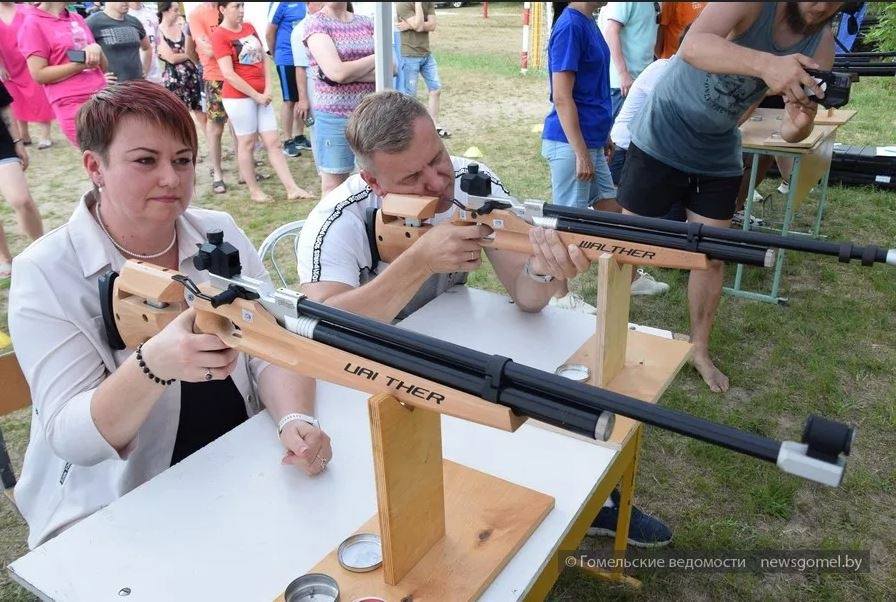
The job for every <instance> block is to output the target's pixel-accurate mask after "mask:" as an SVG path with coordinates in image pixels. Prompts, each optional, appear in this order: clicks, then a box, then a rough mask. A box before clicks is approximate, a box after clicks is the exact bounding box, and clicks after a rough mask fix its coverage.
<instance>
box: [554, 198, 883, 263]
mask: <svg viewBox="0 0 896 602" xmlns="http://www.w3.org/2000/svg"><path fill="white" fill-rule="evenodd" d="M543 213H544V215H545V216H546V217H557V218H562V219H567V220H573V221H576V222H581V223H585V224H595V225H613V226H621V227H625V228H629V229H632V228H634V229H640V230H645V231H652V232H659V233H664V234H675V235H678V236H686V237H689V238H690V239H691V240H698V241H710V240H712V241H717V242H727V243H743V244H747V245H755V246H757V247H768V248H772V249H789V250H793V251H803V252H806V253H817V254H819V255H830V256H833V257H837V258H838V259H839V260H840V261H841V262H844V263H848V262H849V261H850V260H851V259H857V260H860V261H861V262H862V265H866V266H867V265H871V264H873V263H886V264H889V265H896V249H883V248H880V247H875V246H872V245H865V246H863V245H856V244H854V243H851V242H829V241H825V240H815V239H811V238H805V237H797V236H781V235H779V234H767V233H764V232H750V231H746V230H735V229H732V228H717V227H714V226H704V225H702V224H692V223H682V222H675V221H671V220H664V219H660V218H655V217H643V216H639V215H625V214H622V213H613V212H609V211H594V210H591V209H578V208H574V207H562V206H559V205H551V204H545V205H544V208H543Z"/></svg>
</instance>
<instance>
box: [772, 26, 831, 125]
mask: <svg viewBox="0 0 896 602" xmlns="http://www.w3.org/2000/svg"><path fill="white" fill-rule="evenodd" d="M812 58H813V59H815V62H816V63H818V65H820V67H821V68H822V69H825V70H830V68H831V67H832V66H833V65H834V34H833V33H832V32H831V30H830V29H825V31H824V33H823V34H822V38H821V40H820V41H819V42H818V48H817V49H816V50H815V55H814V56H813V57H812ZM817 112H818V103H816V102H809V103H808V104H802V103H800V102H796V101H794V100H789V99H786V98H785V100H784V120H783V122H782V123H781V138H783V139H784V140H785V141H787V142H799V141H801V140H805V139H806V137H807V136H808V135H809V134H811V133H812V130H813V129H814V127H815V115H816V113H817Z"/></svg>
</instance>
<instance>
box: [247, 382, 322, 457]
mask: <svg viewBox="0 0 896 602" xmlns="http://www.w3.org/2000/svg"><path fill="white" fill-rule="evenodd" d="M314 388H315V381H314V379H313V378H309V377H307V376H303V375H301V374H296V373H294V372H290V371H288V370H285V369H283V368H280V367H279V366H268V367H267V368H265V369H264V370H263V371H262V373H261V376H260V377H259V379H258V394H259V397H260V398H261V401H262V403H264V405H265V407H266V408H267V409H268V412H270V414H271V418H273V419H274V424H279V422H280V420H281V419H282V418H283V417H285V416H288V415H289V414H304V415H306V416H312V417H313V416H314V393H315V391H314ZM321 426H322V425H321ZM278 436H279V438H280V443H282V444H283V447H284V448H285V449H286V454H285V455H284V457H283V463H284V464H293V465H296V466H299V467H301V468H303V469H304V470H305V472H307V473H308V474H317V473H319V472H321V471H322V470H323V469H324V466H325V465H326V462H328V461H329V460H330V459H331V458H332V456H333V451H332V448H331V446H330V437H329V436H327V434H326V433H325V432H324V431H323V430H321V428H320V427H315V426H313V425H311V424H309V423H308V422H305V421H304V420H291V421H289V422H287V423H286V424H284V425H283V431H282V432H281V433H279V435H278ZM321 460H323V461H321Z"/></svg>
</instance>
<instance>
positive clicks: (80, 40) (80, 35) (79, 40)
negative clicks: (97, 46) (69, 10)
mask: <svg viewBox="0 0 896 602" xmlns="http://www.w3.org/2000/svg"><path fill="white" fill-rule="evenodd" d="M85 46H87V34H86V33H85V32H84V28H83V27H81V25H80V24H79V23H78V22H77V21H72V49H73V50H84V47H85Z"/></svg>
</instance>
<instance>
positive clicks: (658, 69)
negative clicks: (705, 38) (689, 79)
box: [610, 59, 669, 150]
mask: <svg viewBox="0 0 896 602" xmlns="http://www.w3.org/2000/svg"><path fill="white" fill-rule="evenodd" d="M668 64H669V59H658V60H655V61H653V62H652V63H650V64H649V65H647V68H646V69H644V71H642V72H641V75H639V76H638V77H637V78H635V83H633V84H632V87H631V89H630V90H629V91H628V96H626V97H625V102H623V103H622V108H621V109H619V115H617V116H616V121H614V122H613V129H611V130H610V140H612V141H613V144H615V145H616V146H618V147H619V148H624V149H625V150H628V146H629V144H631V142H632V133H631V131H630V130H629V127H628V126H629V123H631V121H632V119H634V118H635V116H636V115H640V114H641V108H642V107H643V106H644V103H645V102H647V99H648V98H650V95H651V94H653V89H654V88H655V87H656V84H657V82H658V81H660V78H662V77H663V74H664V73H665V72H666V65H668Z"/></svg>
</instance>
